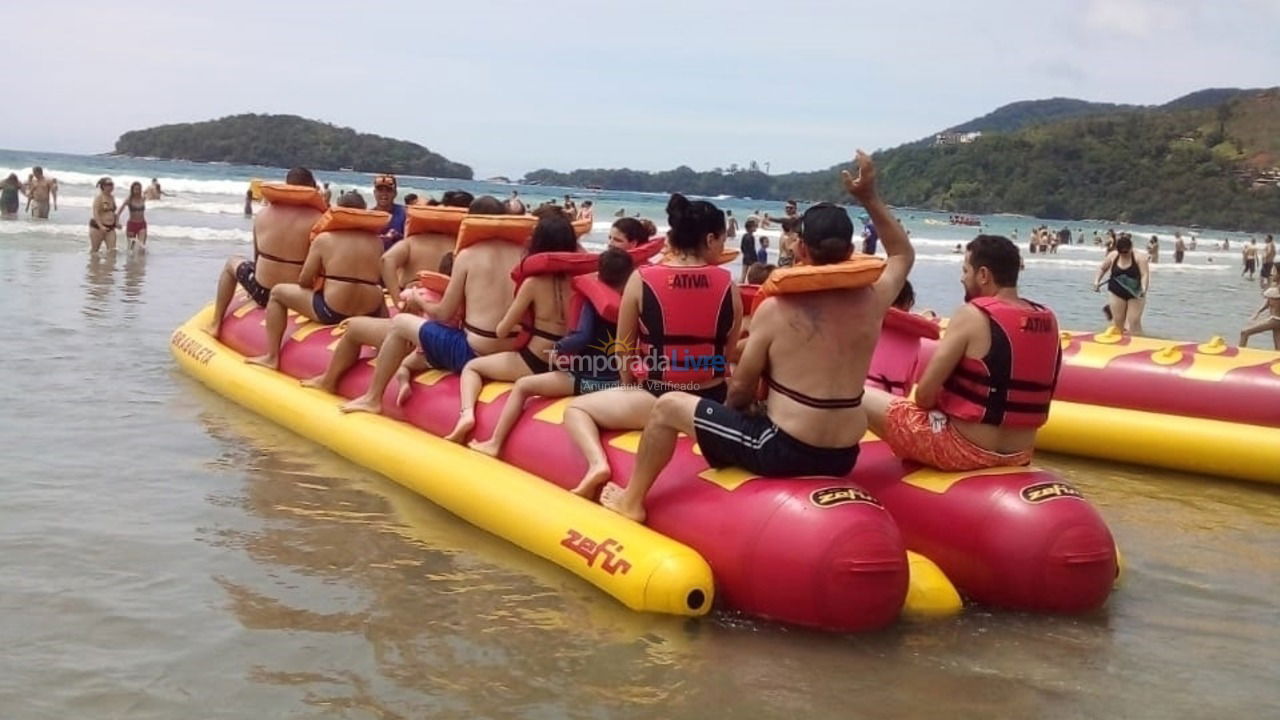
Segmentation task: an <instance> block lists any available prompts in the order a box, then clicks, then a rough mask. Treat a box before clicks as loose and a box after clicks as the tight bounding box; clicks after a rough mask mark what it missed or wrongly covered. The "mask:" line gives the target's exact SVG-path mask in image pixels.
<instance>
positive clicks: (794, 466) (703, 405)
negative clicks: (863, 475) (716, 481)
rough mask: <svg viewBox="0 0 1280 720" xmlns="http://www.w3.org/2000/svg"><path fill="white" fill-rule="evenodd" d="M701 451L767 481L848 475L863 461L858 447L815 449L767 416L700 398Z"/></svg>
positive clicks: (713, 461)
mask: <svg viewBox="0 0 1280 720" xmlns="http://www.w3.org/2000/svg"><path fill="white" fill-rule="evenodd" d="M693 427H694V430H695V431H696V433H697V439H698V447H699V448H701V449H702V456H703V457H704V458H706V459H707V463H708V464H709V465H711V467H715V468H722V467H729V466H731V465H732V466H737V467H740V468H745V469H746V470H748V471H749V472H752V473H755V474H756V475H760V476H762V477H779V478H785V477H810V476H829V477H844V476H846V475H848V474H849V473H850V472H852V470H853V466H854V465H855V464H857V462H858V450H859V448H858V446H857V445H854V446H853V447H847V448H821V447H814V446H813V445H809V444H807V443H802V442H800V441H799V440H796V439H795V438H793V437H791V436H790V435H788V434H787V433H786V432H784V431H783V430H782V428H780V427H778V426H777V425H775V424H774V423H773V421H772V420H770V419H769V418H768V417H767V416H765V415H748V414H746V413H741V412H738V411H737V410H734V409H732V408H729V407H726V406H725V405H722V404H720V403H718V402H715V401H712V400H706V399H703V400H699V401H698V407H697V409H696V410H695V411H694V415H693Z"/></svg>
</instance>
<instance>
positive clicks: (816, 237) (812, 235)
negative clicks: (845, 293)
mask: <svg viewBox="0 0 1280 720" xmlns="http://www.w3.org/2000/svg"><path fill="white" fill-rule="evenodd" d="M799 232H800V239H801V240H804V245H805V247H806V248H808V250H809V257H810V259H812V260H813V264H814V265H830V264H832V263H838V262H843V261H845V260H848V259H849V256H850V255H851V254H853V220H851V219H850V218H849V213H847V212H845V209H844V208H842V207H839V206H837V205H832V204H831V203H818V204H817V205H814V206H813V207H811V208H809V209H808V210H805V211H804V215H801V216H800V228H799Z"/></svg>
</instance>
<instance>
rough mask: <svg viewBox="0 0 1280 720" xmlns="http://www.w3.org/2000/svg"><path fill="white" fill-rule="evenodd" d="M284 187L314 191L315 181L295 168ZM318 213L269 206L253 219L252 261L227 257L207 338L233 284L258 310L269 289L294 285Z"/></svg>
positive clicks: (307, 172) (218, 321) (215, 333)
mask: <svg viewBox="0 0 1280 720" xmlns="http://www.w3.org/2000/svg"><path fill="white" fill-rule="evenodd" d="M285 184H286V185H292V186H297V187H310V188H314V187H315V186H316V180H315V177H314V176H313V175H312V174H311V171H310V170H308V169H306V168H303V167H296V168H293V169H292V170H290V171H289V173H288V174H287V175H286V176H285ZM317 205H318V204H317ZM321 214H322V211H321V210H320V209H319V208H318V207H313V206H311V205H286V204H277V203H271V204H269V205H267V206H266V207H265V208H263V210H262V212H259V213H258V214H257V216H256V217H254V219H253V259H252V260H249V259H247V258H245V257H244V256H243V255H232V256H231V257H229V258H227V262H226V264H225V265H224V266H223V268H222V272H221V274H219V275H218V292H217V295H216V296H215V299H214V303H213V321H212V322H211V323H210V324H209V327H208V328H206V330H207V331H208V333H209V334H210V335H213V336H214V337H217V336H218V331H219V329H220V328H221V326H222V318H223V316H224V315H226V314H227V308H228V307H229V306H230V305H231V299H232V297H234V295H235V292H236V285H237V284H239V285H240V287H243V288H244V290H245V292H246V293H248V294H249V299H250V300H253V301H254V302H255V303H257V304H258V306H259V307H266V306H267V300H268V299H269V298H270V295H271V288H273V287H275V286H276V285H278V284H280V283H296V282H298V274H299V273H300V272H302V261H303V260H304V259H306V257H307V246H308V245H309V244H310V242H311V228H312V227H313V226H314V225H315V224H316V221H317V220H319V219H320V215H321Z"/></svg>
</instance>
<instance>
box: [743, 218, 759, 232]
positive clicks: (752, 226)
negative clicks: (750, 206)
mask: <svg viewBox="0 0 1280 720" xmlns="http://www.w3.org/2000/svg"><path fill="white" fill-rule="evenodd" d="M743 227H745V228H746V229H747V232H755V231H756V228H758V227H760V221H759V220H756V219H755V218H747V224H746V225H743Z"/></svg>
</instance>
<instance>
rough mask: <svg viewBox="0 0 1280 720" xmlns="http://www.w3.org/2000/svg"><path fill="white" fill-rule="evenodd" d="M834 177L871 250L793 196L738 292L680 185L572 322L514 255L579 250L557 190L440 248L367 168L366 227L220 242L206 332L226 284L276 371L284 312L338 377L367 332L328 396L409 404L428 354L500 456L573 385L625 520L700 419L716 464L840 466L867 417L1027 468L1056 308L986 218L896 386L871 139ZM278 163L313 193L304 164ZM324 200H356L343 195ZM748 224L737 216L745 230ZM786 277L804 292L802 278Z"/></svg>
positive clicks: (599, 478) (849, 458)
mask: <svg viewBox="0 0 1280 720" xmlns="http://www.w3.org/2000/svg"><path fill="white" fill-rule="evenodd" d="M842 181H843V183H844V186H845V188H846V190H847V191H848V192H849V194H850V195H851V197H852V198H853V199H855V200H856V201H857V202H858V203H859V204H861V206H862V207H863V209H864V210H865V212H866V214H867V216H868V219H869V221H870V224H871V226H872V227H874V228H875V229H876V232H875V233H874V235H875V242H878V243H880V244H882V245H883V249H884V252H885V258H884V259H883V260H880V259H878V258H869V257H868V256H866V255H863V254H859V253H856V252H855V250H857V249H858V248H857V246H856V243H855V231H854V226H853V220H852V219H851V218H850V216H849V214H848V212H847V211H846V209H845V208H844V207H841V206H838V205H834V204H830V203H818V204H815V205H813V206H811V207H809V208H808V209H807V210H805V212H804V213H800V212H799V209H798V207H796V205H795V204H794V203H792V204H789V205H788V207H787V210H786V216H785V217H784V218H781V219H779V220H777V222H778V223H779V225H780V226H781V227H782V228H783V238H784V239H783V241H782V243H781V244H782V245H783V247H781V248H779V257H778V267H777V269H773V270H770V269H769V267H768V265H769V264H768V263H767V262H764V263H762V261H767V260H768V255H767V253H768V245H767V244H766V243H763V242H761V243H760V244H759V245H757V246H756V247H755V250H756V253H755V255H754V256H752V255H748V254H746V253H745V252H744V253H743V257H742V261H743V263H744V267H745V272H746V274H747V275H749V276H750V277H749V278H748V279H750V280H756V281H763V282H764V288H763V289H762V290H760V297H762V298H763V299H760V300H758V301H757V302H754V303H751V302H748V301H744V297H745V294H744V291H743V290H742V289H741V288H740V287H739V286H738V284H737V283H736V282H735V278H734V277H733V276H732V275H731V274H730V273H729V272H727V271H726V269H725V268H723V267H721V264H722V263H723V262H724V260H725V258H726V257H727V256H726V252H725V245H726V243H727V242H728V240H729V237H730V235H731V233H736V227H735V226H736V221H734V220H733V218H732V217H731V215H729V214H728V213H726V212H724V211H722V210H720V209H719V208H717V207H716V206H715V205H714V204H712V203H710V202H707V201H702V200H689V199H687V198H685V197H683V196H681V195H678V194H677V195H673V196H671V198H670V201H669V203H668V205H667V216H668V217H667V219H668V225H669V230H668V231H667V233H666V234H665V237H663V236H657V237H655V229H654V228H653V227H652V225H649V226H646V225H644V224H643V223H641V222H640V221H639V220H637V219H635V218H626V217H624V218H619V219H617V220H616V221H615V222H614V223H613V224H612V227H611V229H610V232H609V246H608V248H607V249H606V250H604V251H603V252H601V253H600V254H599V255H598V257H595V258H594V262H595V267H596V270H597V272H595V273H594V274H591V275H589V276H588V277H587V278H586V282H587V285H586V288H587V289H586V290H583V292H584V293H585V294H586V295H587V298H588V300H589V301H588V302H584V303H582V306H581V311H580V313H579V314H578V317H571V316H570V313H569V308H570V307H572V306H573V305H572V304H571V294H572V292H573V290H571V284H570V283H569V282H567V279H568V278H567V277H566V274H565V273H564V272H558V271H550V272H543V273H533V274H527V275H522V273H521V270H522V269H523V268H526V267H532V266H534V265H539V260H540V259H542V260H550V259H552V258H554V259H557V260H560V259H563V258H565V257H570V258H573V257H583V256H584V253H585V251H584V250H582V248H581V247H580V245H579V242H578V239H577V235H576V233H575V231H574V228H573V225H572V214H571V213H570V212H568V211H566V208H565V207H564V206H559V205H555V206H552V205H545V206H543V207H540V208H537V209H535V210H534V211H533V215H534V217H535V218H536V220H533V221H531V223H532V237H531V239H530V240H529V241H528V243H527V245H524V246H522V245H520V244H514V243H511V242H506V241H480V242H473V243H471V244H468V245H467V246H466V247H465V248H464V249H459V250H457V252H456V254H454V252H453V251H454V248H455V245H454V243H455V240H456V238H452V237H449V236H442V235H439V234H434V233H428V232H424V233H417V234H412V235H409V236H408V237H406V236H405V234H404V230H405V226H404V216H405V215H404V209H403V206H402V205H400V204H399V203H396V202H395V198H396V189H397V188H396V180H395V178H394V177H391V176H387V175H383V176H378V177H377V178H376V179H375V182H374V189H373V192H374V198H375V205H374V208H377V209H381V212H382V213H385V214H384V215H381V214H380V215H378V218H380V219H379V220H378V222H379V223H380V222H382V219H381V218H385V222H386V225H385V226H384V227H382V228H381V230H380V231H375V230H372V229H349V228H348V229H328V228H329V227H330V226H329V225H326V224H325V223H324V222H323V218H324V217H325V215H326V214H325V213H322V212H321V211H320V210H318V209H315V208H314V207H311V206H307V205H287V204H275V203H272V204H268V205H267V207H266V208H264V209H263V210H262V211H260V212H259V213H258V214H257V215H256V217H255V219H254V237H255V247H254V256H253V257H252V258H247V257H239V256H235V257H232V258H229V259H228V261H227V263H226V265H225V267H224V269H223V270H222V272H221V276H220V278H219V280H218V284H217V296H216V302H215V307H214V312H213V319H212V322H211V325H210V326H209V327H208V328H207V330H208V332H209V333H210V334H212V335H214V336H215V337H216V336H218V335H219V333H220V332H221V330H222V323H223V319H224V317H225V316H226V313H227V312H228V310H229V308H230V306H231V303H232V301H233V298H234V295H235V293H236V289H237V286H238V287H240V288H243V290H244V291H245V292H246V293H247V294H248V296H249V298H251V299H252V301H253V302H254V303H257V304H258V305H259V306H261V307H263V308H265V311H266V312H265V315H266V322H265V326H266V327H265V334H266V337H265V339H266V348H267V350H266V352H265V353H264V354H263V355H261V356H258V357H253V358H249V359H248V362H252V363H256V364H259V365H263V366H266V367H270V368H277V367H278V365H279V360H280V348H281V343H282V341H283V338H284V332H285V330H286V325H287V313H288V311H289V310H293V311H295V312H297V313H299V314H301V315H303V316H306V317H309V318H311V319H312V320H315V321H317V322H320V323H325V324H335V323H344V324H345V332H344V333H343V334H342V336H341V338H340V340H339V342H338V343H337V345H336V346H335V347H334V350H333V354H332V358H331V362H330V365H329V367H328V368H327V369H326V370H325V372H324V373H323V374H321V375H320V376H318V377H315V378H311V379H308V380H306V381H305V383H306V384H307V385H309V386H311V387H315V388H319V389H322V390H326V391H328V392H331V393H336V392H337V389H338V386H339V383H340V381H341V379H342V377H343V375H344V373H345V372H346V371H347V370H348V369H349V368H350V367H351V366H352V365H354V364H355V362H356V360H357V359H358V358H359V356H360V352H361V349H362V348H363V347H365V346H372V347H374V348H377V359H376V362H375V363H374V372H373V375H372V379H371V381H370V384H369V385H368V387H367V389H366V390H365V392H363V393H362V394H361V395H360V396H358V397H356V398H354V399H351V400H349V401H347V402H345V404H343V405H342V406H341V408H342V410H343V411H344V412H372V413H378V412H381V411H382V410H383V409H384V405H383V403H384V395H385V394H386V392H387V390H388V388H389V387H391V383H392V382H393V381H394V382H396V384H397V385H396V387H397V391H398V392H397V393H396V394H395V400H394V402H397V403H403V402H405V401H406V399H407V398H408V397H410V396H411V394H412V393H413V388H414V383H413V382H412V378H413V377H414V375H415V374H416V373H419V372H422V371H424V370H426V369H428V368H435V369H442V370H448V371H452V372H456V373H459V374H460V376H461V382H460V398H459V414H458V418H457V421H456V424H455V426H454V428H453V429H452V431H451V432H450V433H449V434H448V435H447V439H448V440H451V441H454V442H458V443H467V444H468V445H469V446H470V447H471V448H472V449H474V450H476V451H478V452H482V453H486V454H489V455H495V456H496V455H498V453H499V452H500V450H501V448H502V445H503V443H504V441H505V439H506V437H507V433H509V432H510V431H511V429H512V428H513V427H514V424H515V422H516V421H517V420H518V419H519V416H520V413H521V412H522V410H523V406H524V402H525V400H526V399H527V398H529V397H531V396H543V397H568V396H572V397H573V400H572V401H571V402H570V403H569V404H568V407H567V409H566V410H565V413H564V426H565V429H566V430H567V432H568V434H569V437H570V438H571V439H572V441H573V443H574V445H575V446H576V447H577V448H578V449H579V450H580V451H581V452H582V454H583V456H584V457H585V459H586V464H587V470H586V472H585V473H584V475H583V476H582V478H581V482H580V483H579V484H578V486H577V487H576V488H574V492H575V493H578V494H580V495H582V496H584V497H588V498H594V497H596V496H597V495H599V497H600V501H601V502H602V503H603V504H604V505H605V506H607V507H609V508H611V509H613V510H615V511H617V512H620V513H622V514H624V515H625V516H627V517H630V518H632V519H635V520H638V521H643V520H644V517H645V511H644V497H645V494H646V492H647V491H648V489H649V487H650V486H651V485H652V483H653V481H654V480H655V479H656V478H657V476H658V474H659V473H660V471H661V470H662V469H663V467H664V466H665V465H666V463H667V462H668V461H669V460H670V459H671V457H672V455H673V453H674V449H675V442H676V439H677V437H678V434H679V433H684V434H686V435H689V436H692V437H695V438H696V439H697V441H698V443H699V447H700V448H701V453H702V455H703V456H704V458H705V459H706V461H707V462H708V463H709V464H711V465H712V466H715V467H724V466H731V465H732V466H739V467H742V468H745V469H747V470H748V471H750V472H752V473H754V474H757V475H762V476H772V477H794V476H804V475H831V476H843V475H846V474H848V473H849V472H850V471H851V470H852V469H853V468H854V466H855V464H856V463H857V460H858V449H859V441H860V440H861V439H862V437H863V435H864V434H865V433H866V432H867V431H868V430H870V431H872V432H874V433H875V434H876V435H877V436H878V437H880V438H881V439H883V440H884V441H885V442H886V443H888V445H889V446H890V447H891V448H892V449H893V450H894V452H896V453H897V454H899V455H900V456H902V457H904V458H909V459H912V460H915V461H917V462H920V463H923V464H925V465H929V466H932V467H936V468H939V469H942V470H950V471H962V470H975V469H981V468H986V467H993V466H999V465H1020V464H1026V463H1027V462H1029V460H1030V457H1031V453H1032V447H1033V444H1034V439H1035V434H1036V429H1037V428H1038V427H1039V426H1040V425H1042V424H1043V423H1044V422H1045V420H1046V418H1047V415H1048V409H1049V402H1050V399H1051V397H1052V394H1053V389H1054V386H1055V384H1056V381H1057V373H1058V367H1059V359H1060V353H1061V350H1060V346H1059V342H1058V325H1057V321H1056V318H1055V316H1054V314H1053V312H1052V311H1051V310H1050V309H1049V308H1047V307H1044V306H1042V305H1039V304H1037V303H1035V302H1032V301H1030V300H1027V299H1024V298H1022V297H1020V296H1019V294H1018V274H1019V269H1020V264H1021V258H1020V253H1019V251H1018V248H1017V247H1016V246H1015V245H1014V243H1013V242H1012V241H1011V240H1009V239H1008V238H1004V237H1000V236H994V235H979V236H978V237H976V238H975V239H973V240H972V241H970V242H969V243H968V244H967V246H966V247H965V257H964V263H963V266H962V271H961V278H960V279H961V283H962V285H963V287H964V289H965V297H966V303H965V304H964V305H962V306H961V307H959V308H957V309H956V310H955V312H954V313H953V314H952V316H951V321H950V324H949V327H948V331H947V333H946V335H945V336H944V338H943V340H942V341H941V342H940V343H939V346H938V350H937V352H936V353H935V354H934V356H933V359H932V360H931V361H930V363H929V365H928V366H927V368H926V370H925V372H924V374H923V376H922V377H921V379H920V381H919V383H918V385H917V386H916V390H915V395H914V398H913V399H907V398H905V397H902V396H901V395H900V394H899V395H895V394H892V393H891V392H889V391H888V390H889V389H891V388H888V389H887V388H886V387H885V386H883V385H878V384H877V382H875V381H873V380H869V378H868V372H869V368H870V365H871V362H872V352H873V350H874V348H875V345H876V341H877V339H878V337H879V335H880V327H881V323H882V321H883V319H884V317H885V315H886V313H889V312H891V311H893V310H891V308H895V306H896V307H897V308H898V310H897V311H902V310H909V308H910V305H911V302H912V298H911V295H912V293H911V289H910V284H909V282H908V280H907V277H908V275H909V274H910V272H911V269H912V267H913V264H914V261H915V251H914V250H913V248H912V245H911V241H910V239H909V238H908V237H907V234H906V232H905V231H904V230H903V228H902V226H901V225H900V224H899V223H898V222H897V220H896V219H895V218H894V216H893V214H892V212H891V211H890V209H889V208H888V206H887V205H885V203H884V202H883V201H882V200H881V199H880V197H879V195H878V193H877V191H876V182H875V168H874V166H873V164H872V162H871V160H870V158H869V157H867V156H866V155H865V154H862V153H859V155H858V158H857V172H856V174H850V173H848V172H845V173H842ZM286 182H287V183H288V184H289V185H292V186H301V187H310V188H315V192H316V193H321V192H322V190H320V189H318V188H316V187H315V182H314V178H313V177H312V175H311V173H310V172H308V171H307V170H305V169H302V168H295V169H294V170H291V171H290V172H289V175H288V177H287V178H286ZM430 202H434V203H438V204H440V205H443V206H449V207H456V208H466V213H467V214H466V217H468V218H475V219H476V220H477V221H491V220H492V218H494V217H495V216H504V215H507V214H508V213H510V212H513V211H514V212H523V210H524V208H523V207H521V206H519V205H517V202H518V197H516V196H515V195H513V196H512V197H511V198H509V199H507V200H506V201H503V200H499V199H497V198H494V197H490V196H482V197H472V196H471V195H470V194H469V193H466V192H463V191H449V192H446V193H444V194H443V196H442V197H441V198H440V199H439V200H435V199H432V200H431V201H430ZM335 204H336V206H337V207H339V208H349V209H352V210H354V211H362V209H363V208H364V207H365V202H364V200H363V198H362V197H361V196H360V195H359V194H358V193H354V192H347V193H342V194H341V195H340V196H339V197H338V198H337V201H336V203H335ZM375 212H376V210H375ZM579 215H581V211H579ZM764 220H765V218H748V219H747V222H746V224H745V225H744V228H743V229H744V230H745V235H744V238H743V243H744V245H743V247H744V248H745V247H747V244H748V243H749V242H750V240H754V238H753V237H752V236H753V234H754V231H755V229H756V228H757V226H758V225H759V224H761V223H762V221H764ZM768 221H769V222H771V223H772V222H774V219H772V218H770V219H768ZM317 222H320V224H319V225H317ZM499 224H500V223H499ZM481 227H484V226H483V225H481ZM317 233H318V234H317ZM313 234H314V235H315V236H314V238H313V237H312V236H313ZM867 239H868V238H867V237H864V238H862V240H863V249H865V248H866V244H867ZM761 250H763V254H762V253H761ZM655 256H656V257H657V260H656V261H654V262H649V261H648V259H649V258H653V257H655ZM586 257H592V256H586ZM784 258H786V259H785V260H784ZM869 264H870V265H869ZM543 265H546V264H545V263H543ZM548 267H552V268H554V267H556V266H554V265H550V266H548ZM872 267H873V268H874V270H875V272H868V270H869V268H872ZM513 271H516V274H515V277H513ZM432 273H438V274H440V275H439V276H440V277H442V278H443V283H444V285H443V287H442V288H439V289H438V290H439V291H438V292H436V293H429V292H422V291H421V290H422V289H421V288H415V287H414V286H415V284H417V283H419V282H425V280H424V279H423V278H424V274H425V276H430V275H431V274H432ZM322 278H323V283H321V279H322ZM517 278H518V281H517ZM797 284H799V285H800V286H804V287H805V288H807V290H809V291H805V292H795V291H794V290H795V288H796V287H797ZM572 287H574V288H581V284H580V283H577V282H576V280H575V283H573V284H572ZM812 290H823V291H822V292H812ZM388 295H389V298H388ZM602 297H603V298H611V299H606V300H604V301H602V300H600V298H602ZM389 305H390V308H389ZM610 305H612V306H613V307H615V308H616V315H613V314H610V312H609V311H608V310H607V309H606V308H607V307H608V306H610ZM521 329H523V330H525V331H526V332H524V333H519V332H517V331H519V330H521ZM997 334H998V335H999V336H1000V337H999V338H996V337H995V336H996V335H997ZM593 354H595V355H596V356H598V357H596V358H591V357H590V356H592V355H593ZM584 356H585V357H584ZM599 356H603V357H599ZM689 358H699V361H698V362H695V363H690V362H687V360H688V359H689ZM584 359H590V360H593V361H592V362H582V360H584ZM602 359H603V360H605V362H601V361H600V360H602ZM485 380H501V381H508V382H513V383H514V386H513V388H512V390H511V395H510V396H509V398H508V400H507V402H506V404H505V407H504V410H503V416H502V418H501V420H500V421H499V422H498V424H497V426H496V427H495V430H494V432H493V434H492V436H491V437H489V438H487V439H480V438H473V437H471V435H472V432H473V430H474V428H475V405H476V402H477V399H478V397H479V395H480V390H481V388H482V385H483V382H484V381H485ZM603 429H608V430H625V429H631V430H643V434H642V439H641V441H640V446H639V450H638V455H637V459H636V465H635V471H634V474H633V476H632V477H631V478H630V480H629V482H628V484H627V486H626V488H625V489H622V488H620V487H619V486H617V485H615V484H612V483H610V482H609V481H610V480H611V474H612V472H611V469H610V466H609V464H608V461H607V458H606V456H605V452H604V448H603V446H602V445H601V439H600V433H601V430H603Z"/></svg>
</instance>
